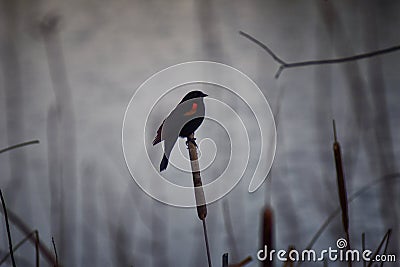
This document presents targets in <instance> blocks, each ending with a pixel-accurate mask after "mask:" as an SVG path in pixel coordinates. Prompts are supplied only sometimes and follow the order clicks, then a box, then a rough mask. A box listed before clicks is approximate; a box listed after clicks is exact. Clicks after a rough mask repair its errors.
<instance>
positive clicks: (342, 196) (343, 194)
mask: <svg viewBox="0 0 400 267" xmlns="http://www.w3.org/2000/svg"><path fill="white" fill-rule="evenodd" d="M333 134H334V137H335V141H334V143H333V154H334V156H335V165H336V175H337V185H338V192H339V201H340V208H341V210H342V224H343V228H344V231H345V233H346V239H347V244H348V246H347V249H348V250H349V249H351V247H350V235H349V211H348V202H347V191H346V182H345V178H344V173H343V164H342V153H341V150H340V144H339V142H338V141H337V135H336V124H335V120H333ZM348 265H349V267H351V266H352V264H351V261H349V262H348Z"/></svg>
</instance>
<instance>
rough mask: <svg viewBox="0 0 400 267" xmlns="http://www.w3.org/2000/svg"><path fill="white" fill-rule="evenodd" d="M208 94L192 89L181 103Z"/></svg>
mask: <svg viewBox="0 0 400 267" xmlns="http://www.w3.org/2000/svg"><path fill="white" fill-rule="evenodd" d="M206 96H208V95H207V94H205V93H203V92H202V91H197V90H196V91H191V92H189V93H187V94H186V95H185V97H184V98H183V99H182V101H181V103H183V102H185V101H187V100H189V99H194V98H203V97H206Z"/></svg>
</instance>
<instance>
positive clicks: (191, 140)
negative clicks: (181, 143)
mask: <svg viewBox="0 0 400 267" xmlns="http://www.w3.org/2000/svg"><path fill="white" fill-rule="evenodd" d="M189 142H191V143H192V144H193V145H195V146H196V147H197V144H196V138H194V137H193V138H192V137H190V136H189V137H187V140H186V145H187V147H188V148H189Z"/></svg>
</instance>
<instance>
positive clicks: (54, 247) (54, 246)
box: [51, 237, 59, 267]
mask: <svg viewBox="0 0 400 267" xmlns="http://www.w3.org/2000/svg"><path fill="white" fill-rule="evenodd" d="M51 243H53V249H54V255H55V257H56V266H55V267H58V266H59V265H58V254H57V248H56V242H54V237H51Z"/></svg>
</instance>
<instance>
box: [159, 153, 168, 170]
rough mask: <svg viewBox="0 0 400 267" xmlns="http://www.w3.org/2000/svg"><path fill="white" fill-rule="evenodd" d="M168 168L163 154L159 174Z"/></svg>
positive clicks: (166, 159)
mask: <svg viewBox="0 0 400 267" xmlns="http://www.w3.org/2000/svg"><path fill="white" fill-rule="evenodd" d="M167 166H168V158H167V156H166V155H165V154H164V156H163V158H162V160H161V163H160V172H162V171H163V170H165V169H166V168H167Z"/></svg>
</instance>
